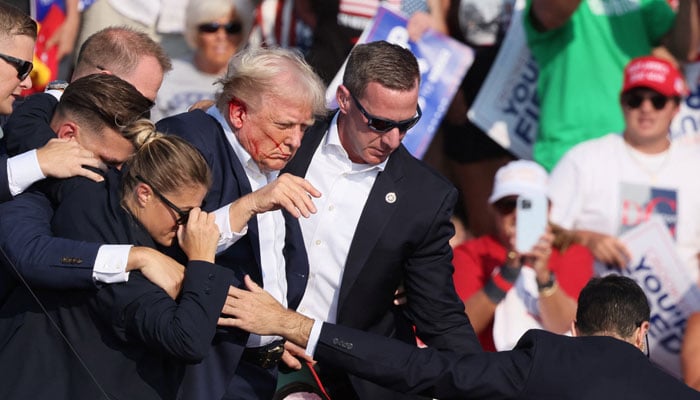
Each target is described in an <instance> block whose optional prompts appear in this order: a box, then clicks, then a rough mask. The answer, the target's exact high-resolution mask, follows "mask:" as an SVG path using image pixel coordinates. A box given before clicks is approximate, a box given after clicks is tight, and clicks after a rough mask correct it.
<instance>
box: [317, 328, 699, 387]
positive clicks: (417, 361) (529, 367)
mask: <svg viewBox="0 0 700 400" xmlns="http://www.w3.org/2000/svg"><path fill="white" fill-rule="evenodd" d="M378 348H379V349H381V351H377V349H378ZM314 356H315V358H316V359H317V360H319V362H326V363H332V364H334V365H337V366H339V367H341V368H345V369H347V370H348V371H350V372H351V373H353V374H356V375H358V376H362V377H364V378H367V379H371V380H372V381H374V382H377V383H378V384H380V385H382V386H386V387H391V388H393V389H395V390H399V391H405V392H412V393H422V394H425V395H429V396H432V397H436V398H440V399H522V400H525V399H532V400H541V399H558V400H559V399H564V400H565V399H571V400H575V399H576V400H601V399H636V400H641V399H649V400H658V399H674V400H679V399H700V392H697V391H695V390H693V389H691V388H689V387H688V386H686V385H685V384H684V383H683V382H681V381H678V380H677V379H675V378H673V377H672V376H670V375H668V374H666V373H665V372H663V371H662V370H660V369H659V368H658V367H656V366H655V365H653V364H652V363H651V362H650V361H649V360H648V359H647V358H646V357H645V356H644V354H643V353H642V352H641V351H639V349H637V348H636V347H634V346H632V345H631V344H629V343H626V342H623V341H621V340H618V339H614V338H611V337H607V336H590V337H578V338H570V337H567V336H562V335H556V334H553V333H549V332H546V331H541V330H530V331H528V332H526V333H525V335H523V337H522V338H521V339H520V341H519V342H518V344H517V345H516V347H515V349H514V350H512V351H504V352H499V353H481V354H473V355H459V354H456V353H454V352H450V351H438V350H437V349H432V348H427V349H416V348H415V347H414V346H409V345H406V344H404V343H401V342H398V341H396V340H390V339H387V338H384V337H379V336H375V335H370V334H367V333H364V332H360V331H357V330H354V329H349V328H345V327H342V326H336V325H331V324H324V326H323V329H322V330H321V336H320V339H319V342H318V345H317V347H316V353H315V355H314Z"/></svg>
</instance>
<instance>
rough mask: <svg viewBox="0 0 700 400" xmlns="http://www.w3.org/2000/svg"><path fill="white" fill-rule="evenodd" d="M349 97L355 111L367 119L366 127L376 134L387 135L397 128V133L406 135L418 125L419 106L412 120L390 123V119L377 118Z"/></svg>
mask: <svg viewBox="0 0 700 400" xmlns="http://www.w3.org/2000/svg"><path fill="white" fill-rule="evenodd" d="M350 97H352V100H353V101H354V102H355V105H356V106H357V109H358V110H360V112H361V113H362V115H364V116H365V118H367V127H369V129H371V130H373V131H375V132H377V133H387V132H389V131H390V130H392V129H394V128H399V133H406V131H407V130H409V129H411V128H413V127H414V126H415V125H416V124H417V123H418V121H419V120H420V117H421V116H422V115H423V112H422V111H421V109H420V105H418V106H417V107H416V113H417V115H416V116H415V117H413V118H410V119H406V120H403V121H392V120H390V119H384V118H379V117H375V116H374V115H372V114H370V113H368V112H367V110H365V108H364V107H362V104H360V102H359V101H358V100H357V98H356V97H355V95H354V94H352V93H350Z"/></svg>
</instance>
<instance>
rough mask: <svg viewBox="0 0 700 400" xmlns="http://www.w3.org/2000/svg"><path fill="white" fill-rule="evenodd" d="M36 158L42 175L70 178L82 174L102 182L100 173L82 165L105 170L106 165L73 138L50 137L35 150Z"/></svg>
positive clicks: (102, 178)
mask: <svg viewBox="0 0 700 400" xmlns="http://www.w3.org/2000/svg"><path fill="white" fill-rule="evenodd" d="M36 158H37V160H38V161H39V167H40V168H41V172H43V173H44V176H47V177H52V178H70V177H72V176H84V177H86V178H88V179H92V180H93V181H95V182H102V181H103V180H104V177H102V175H100V174H98V173H96V172H94V171H91V170H89V169H87V168H84V166H88V167H93V168H99V169H102V170H106V169H107V166H106V165H104V163H102V161H101V160H100V159H99V158H97V157H95V155H94V154H93V153H92V152H91V151H89V150H86V149H84V148H83V147H82V146H81V145H80V144H79V143H78V142H76V141H75V140H73V139H51V140H49V141H48V143H46V144H45V145H44V146H43V147H40V148H38V149H37V151H36Z"/></svg>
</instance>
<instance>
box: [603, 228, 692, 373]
mask: <svg viewBox="0 0 700 400" xmlns="http://www.w3.org/2000/svg"><path fill="white" fill-rule="evenodd" d="M620 240H622V242H623V243H625V245H626V246H627V248H628V249H629V251H630V252H631V253H632V260H631V262H630V264H629V265H628V267H627V268H626V269H623V270H618V269H615V268H613V267H609V266H605V265H602V264H601V263H597V264H596V273H597V274H598V275H608V274H611V273H619V274H622V275H626V276H629V277H630V278H632V279H634V280H635V281H636V282H637V283H638V284H639V286H641V287H642V289H643V290H644V293H646V295H647V298H648V299H649V305H650V306H651V319H650V321H649V323H650V327H649V334H648V338H649V350H650V357H651V359H652V361H654V362H655V363H657V364H658V365H659V366H661V367H662V368H663V369H665V370H666V371H668V372H669V373H670V374H672V375H674V376H676V377H679V378H680V376H681V367H680V351H681V344H682V341H683V334H684V333H685V326H686V321H687V319H688V316H689V315H690V314H692V313H693V312H695V311H698V310H700V288H698V286H697V284H696V283H695V282H693V280H692V279H691V278H690V276H689V274H688V271H687V268H686V267H685V266H684V265H683V263H682V262H681V261H680V258H679V257H678V255H677V254H676V251H675V247H674V244H673V240H672V239H671V235H670V234H669V231H668V229H667V228H666V225H665V224H664V222H663V220H662V219H661V218H659V217H658V216H656V217H652V218H651V219H650V220H649V221H647V222H644V223H642V224H640V225H639V226H637V227H636V228H634V229H631V230H629V231H627V232H626V233H625V234H623V235H621V236H620Z"/></svg>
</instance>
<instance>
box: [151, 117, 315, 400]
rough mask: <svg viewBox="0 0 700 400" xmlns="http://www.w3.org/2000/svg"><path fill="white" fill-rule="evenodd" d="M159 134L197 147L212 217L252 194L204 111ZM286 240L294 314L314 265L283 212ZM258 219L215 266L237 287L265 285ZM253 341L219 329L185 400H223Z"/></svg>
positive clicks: (189, 380) (190, 374)
mask: <svg viewBox="0 0 700 400" xmlns="http://www.w3.org/2000/svg"><path fill="white" fill-rule="evenodd" d="M157 127H158V130H159V131H161V132H164V133H167V134H174V135H178V136H180V137H182V138H184V139H185V140H187V141H188V142H189V143H191V144H192V145H194V146H195V147H196V148H197V149H198V150H199V151H200V152H201V153H202V155H203V156H204V158H205V159H206V160H207V163H208V164H209V167H210V168H211V171H212V177H213V183H212V186H211V189H210V190H209V192H208V193H207V196H206V197H205V199H204V205H203V208H204V209H205V210H206V211H212V210H215V209H217V208H219V207H222V206H224V205H226V204H228V203H231V202H232V201H234V200H236V199H238V198H240V197H241V196H243V195H246V194H248V193H250V192H251V187H250V182H249V181H248V178H247V176H246V174H245V171H244V169H243V166H242V165H241V162H240V160H239V159H238V157H237V156H236V154H235V152H234V151H233V148H232V147H231V144H230V142H229V141H228V139H227V138H226V136H225V132H224V130H223V128H222V127H221V125H220V124H219V123H218V122H217V121H216V120H215V119H214V118H213V117H211V116H210V115H208V114H206V113H205V112H203V111H201V110H196V111H192V112H188V113H183V114H179V115H175V116H173V117H169V118H165V119H163V120H161V121H160V122H158V124H157ZM284 217H285V224H286V225H285V226H286V230H287V233H286V237H285V247H284V250H283V251H284V256H285V262H286V268H287V302H288V303H287V304H288V306H289V307H290V308H292V309H294V308H296V306H297V305H298V304H299V301H300V300H301V296H302V295H303V293H304V289H305V287H306V279H307V276H308V271H309V265H308V261H307V259H306V249H305V247H304V243H303V239H302V236H301V229H300V227H299V222H298V221H297V220H296V218H294V217H292V216H291V215H290V214H288V213H286V212H284ZM260 251H261V249H260V243H259V240H258V224H257V219H256V218H252V219H251V220H250V221H249V222H248V234H247V235H246V236H245V237H243V238H241V239H240V240H239V241H238V242H236V243H235V244H234V245H233V246H231V247H230V248H229V249H227V250H226V251H224V252H223V253H221V254H219V255H218V256H217V259H216V262H217V264H219V265H223V266H225V267H227V268H230V269H231V270H233V272H234V274H235V276H236V278H237V282H236V284H237V285H238V286H240V285H241V282H242V280H243V276H244V275H245V274H249V275H250V276H251V278H253V280H255V281H256V282H257V283H258V284H260V285H262V270H261V267H260V265H261V264H260ZM247 338H248V334H247V333H246V332H243V331H240V330H229V329H220V330H219V331H218V332H217V335H216V337H215V338H214V341H213V347H212V349H211V351H210V354H209V356H208V357H207V358H206V359H205V360H204V361H203V362H201V363H199V364H196V365H194V366H191V367H190V368H188V371H187V375H186V377H185V382H184V384H183V390H184V394H183V396H184V397H183V398H185V399H193V400H199V399H205V398H206V399H220V398H221V397H222V395H223V394H224V393H225V391H226V388H227V386H228V384H229V383H230V382H231V378H232V377H233V375H234V373H235V371H236V367H237V366H238V361H239V360H240V358H241V355H242V352H243V349H244V348H245V344H246V341H247Z"/></svg>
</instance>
